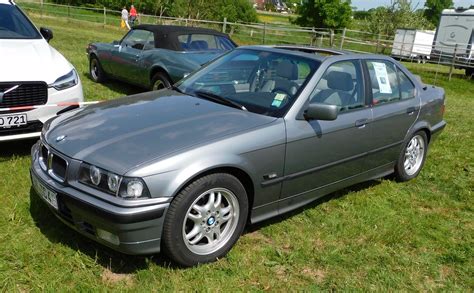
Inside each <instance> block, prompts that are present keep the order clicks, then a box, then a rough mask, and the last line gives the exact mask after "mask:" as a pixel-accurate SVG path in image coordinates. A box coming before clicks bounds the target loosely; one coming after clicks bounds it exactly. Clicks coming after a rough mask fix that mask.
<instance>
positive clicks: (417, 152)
mask: <svg viewBox="0 0 474 293" xmlns="http://www.w3.org/2000/svg"><path fill="white" fill-rule="evenodd" d="M427 151H428V138H427V136H426V133H425V132H424V131H418V132H417V133H415V134H414V135H412V136H411V137H410V139H409V140H408V142H407V143H406V144H405V147H404V148H403V150H402V152H401V153H400V156H399V158H398V161H397V165H396V166H395V177H396V179H397V180H398V181H408V180H410V179H413V178H415V177H416V176H418V174H419V173H420V171H421V168H423V165H424V163H425V158H426V153H427Z"/></svg>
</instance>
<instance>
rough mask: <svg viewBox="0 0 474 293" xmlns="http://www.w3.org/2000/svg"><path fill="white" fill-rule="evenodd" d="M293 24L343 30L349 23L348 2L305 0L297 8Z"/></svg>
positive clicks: (349, 6) (344, 0)
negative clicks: (296, 15)
mask: <svg viewBox="0 0 474 293" xmlns="http://www.w3.org/2000/svg"><path fill="white" fill-rule="evenodd" d="M297 13H298V14H299V16H298V18H297V19H296V21H295V23H296V24H298V25H300V26H311V27H317V28H332V29H335V28H343V27H347V26H348V25H349V24H350V22H351V16H352V8H351V1H350V0H307V1H305V2H303V4H302V5H300V6H298V9H297Z"/></svg>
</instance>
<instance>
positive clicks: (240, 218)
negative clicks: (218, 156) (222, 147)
mask: <svg viewBox="0 0 474 293" xmlns="http://www.w3.org/2000/svg"><path fill="white" fill-rule="evenodd" d="M247 213H248V200H247V193H246V192H245V188H244V186H243V185H242V183H241V182H240V181H239V180H238V179H237V178H235V177H234V176H232V175H230V174H226V173H216V174H211V175H207V176H204V177H201V178H199V179H197V180H196V181H194V182H192V183H191V184H189V185H188V186H187V187H186V188H184V189H183V190H182V191H181V192H180V193H179V194H178V195H177V196H176V198H175V199H174V200H173V202H172V203H171V205H170V207H169V209H168V212H167V214H166V219H165V223H164V226H163V237H162V244H163V249H164V251H165V252H166V253H167V254H168V255H169V257H170V258H171V259H172V260H173V261H174V262H176V263H177V264H179V265H182V266H186V267H188V266H194V265H197V264H201V263H207V262H212V261H215V260H217V259H218V258H221V257H224V256H225V255H226V254H227V252H228V251H229V250H230V249H231V248H232V246H233V245H234V244H235V243H236V242H237V240H238V239H239V237H240V235H241V234H242V231H243V229H244V227H245V223H246V221H247Z"/></svg>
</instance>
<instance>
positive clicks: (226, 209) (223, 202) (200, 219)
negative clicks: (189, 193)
mask: <svg viewBox="0 0 474 293" xmlns="http://www.w3.org/2000/svg"><path fill="white" fill-rule="evenodd" d="M239 212H240V208H239V202H238V200H237V197H236V196H235V195H234V193H232V191H230V190H228V189H225V188H213V189H211V190H208V191H206V192H204V193H202V194H201V195H200V196H198V197H197V198H196V200H195V201H194V202H193V204H191V206H190V208H189V209H188V211H187V213H186V217H185V219H184V222H183V230H182V231H183V240H184V243H185V244H186V246H187V248H188V249H189V250H190V251H191V252H193V253H196V254H199V255H207V254H211V253H214V252H215V251H217V250H219V249H220V248H222V247H223V246H224V245H225V244H226V243H227V242H228V241H229V239H230V238H231V237H232V235H233V234H234V232H235V229H236V228H237V223H238V221H239Z"/></svg>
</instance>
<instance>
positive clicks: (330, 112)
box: [304, 103, 339, 120]
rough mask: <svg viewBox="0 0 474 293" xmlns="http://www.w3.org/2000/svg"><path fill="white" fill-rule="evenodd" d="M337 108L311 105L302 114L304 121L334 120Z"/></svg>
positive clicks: (334, 106)
mask: <svg viewBox="0 0 474 293" xmlns="http://www.w3.org/2000/svg"><path fill="white" fill-rule="evenodd" d="M338 113H339V107H338V106H336V105H328V104H321V103H311V104H309V106H308V109H306V111H305V112H304V118H305V119H306V120H336V118H337V114H338Z"/></svg>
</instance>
